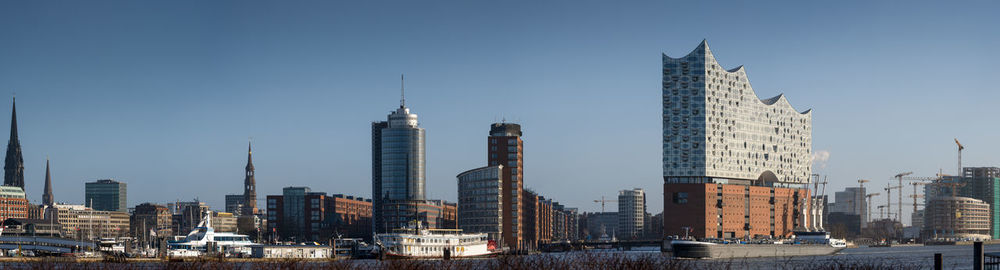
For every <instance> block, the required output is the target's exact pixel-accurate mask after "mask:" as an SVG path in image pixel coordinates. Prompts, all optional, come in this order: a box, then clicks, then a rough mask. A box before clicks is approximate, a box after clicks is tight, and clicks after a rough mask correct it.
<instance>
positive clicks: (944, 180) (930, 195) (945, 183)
mask: <svg viewBox="0 0 1000 270" xmlns="http://www.w3.org/2000/svg"><path fill="white" fill-rule="evenodd" d="M998 176H1000V168H997V167H966V168H963V170H962V176H942V177H940V178H939V180H937V183H935V184H931V185H926V186H925V188H924V196H925V205H927V206H928V208H929V207H930V205H932V204H934V203H935V201H937V200H939V199H947V198H949V197H952V196H957V197H965V198H971V199H976V200H979V201H981V202H982V203H984V204H986V205H987V206H988V209H989V212H988V213H987V214H988V220H987V221H986V222H987V226H988V229H987V232H986V233H984V234H986V235H989V236H990V237H991V238H993V239H1000V205H998V203H1000V177H998ZM930 218H931V215H930V213H929V212H925V217H924V221H925V222H924V230H923V232H925V233H926V232H931V233H933V228H931V227H932V226H931V224H930V222H929V221H928V219H930ZM924 236H925V237H934V236H933V234H930V235H928V234H924Z"/></svg>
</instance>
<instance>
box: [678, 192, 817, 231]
mask: <svg viewBox="0 0 1000 270" xmlns="http://www.w3.org/2000/svg"><path fill="white" fill-rule="evenodd" d="M663 194H664V202H663V209H664V210H663V213H664V215H665V217H674V218H664V221H663V232H664V234H666V235H677V236H684V235H685V229H688V230H689V231H688V235H690V236H693V237H696V238H743V237H748V236H749V237H756V236H772V237H776V238H783V237H788V236H791V235H792V231H793V230H794V229H795V228H796V227H801V226H802V225H804V222H805V220H804V219H803V218H804V217H803V216H802V215H803V214H804V213H808V208H807V207H808V204H807V203H806V202H807V200H806V198H809V190H808V189H793V188H772V187H759V186H747V185H731V184H676V183H668V184H664V185H663ZM720 216H721V218H720Z"/></svg>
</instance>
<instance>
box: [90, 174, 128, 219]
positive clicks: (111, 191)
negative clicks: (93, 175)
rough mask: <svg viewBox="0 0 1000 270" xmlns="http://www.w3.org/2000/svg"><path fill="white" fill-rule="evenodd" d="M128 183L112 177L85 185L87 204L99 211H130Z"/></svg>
mask: <svg viewBox="0 0 1000 270" xmlns="http://www.w3.org/2000/svg"><path fill="white" fill-rule="evenodd" d="M126 190H127V185H126V184H125V183H122V182H118V181H115V180H111V179H102V180H97V181H95V182H89V183H87V184H86V185H85V187H84V198H85V200H86V202H85V203H86V204H87V205H90V207H91V208H93V209H94V210H98V211H119V212H127V211H128V194H127V191H126Z"/></svg>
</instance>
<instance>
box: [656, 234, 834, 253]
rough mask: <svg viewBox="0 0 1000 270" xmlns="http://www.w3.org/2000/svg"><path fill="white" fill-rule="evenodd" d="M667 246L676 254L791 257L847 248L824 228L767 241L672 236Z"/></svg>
mask: <svg viewBox="0 0 1000 270" xmlns="http://www.w3.org/2000/svg"><path fill="white" fill-rule="evenodd" d="M670 247H671V250H672V253H673V257H675V258H705V259H726V258H756V257H791V256H817V255H830V254H834V253H837V252H839V251H841V250H843V249H844V248H847V241H844V240H843V239H834V238H830V234H829V233H827V232H797V233H795V236H793V237H792V239H788V240H779V241H773V242H766V243H763V242H762V243H742V242H737V243H725V242H712V241H689V240H674V241H672V242H671V243H670Z"/></svg>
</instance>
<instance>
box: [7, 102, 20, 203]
mask: <svg viewBox="0 0 1000 270" xmlns="http://www.w3.org/2000/svg"><path fill="white" fill-rule="evenodd" d="M5 161H6V163H5V164H4V166H3V185H4V186H13V187H19V188H21V189H22V190H24V158H23V157H21V140H18V139H17V102H16V101H11V109H10V140H8V141H7V158H6V160H5Z"/></svg>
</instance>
